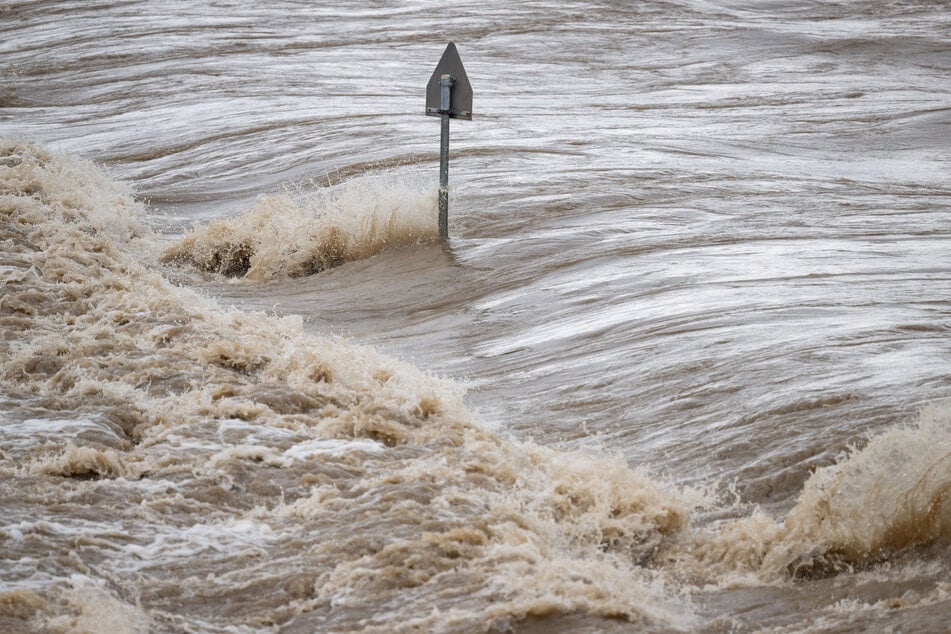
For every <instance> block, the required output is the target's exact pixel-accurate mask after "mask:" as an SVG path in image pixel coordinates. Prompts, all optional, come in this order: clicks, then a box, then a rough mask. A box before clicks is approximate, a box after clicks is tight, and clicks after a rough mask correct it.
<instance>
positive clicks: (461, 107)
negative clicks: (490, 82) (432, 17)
mask: <svg viewBox="0 0 951 634" xmlns="http://www.w3.org/2000/svg"><path fill="white" fill-rule="evenodd" d="M447 74H448V75H450V76H451V77H452V80H453V81H452V91H451V92H450V94H449V116H450V118H453V119H467V120H470V121H471V120H472V86H471V85H470V84H469V78H468V77H467V76H466V69H465V68H463V67H462V60H461V59H459V51H457V50H456V45H455V44H453V43H452V42H449V46H447V47H446V51H445V52H444V53H443V54H442V59H440V60H439V63H438V64H436V70H434V71H433V76H432V77H430V78H429V83H428V84H426V114H428V115H432V116H434V117H438V116H440V115H441V114H443V113H442V111H441V110H440V108H439V105H440V96H441V95H440V88H439V78H440V77H442V76H443V75H447Z"/></svg>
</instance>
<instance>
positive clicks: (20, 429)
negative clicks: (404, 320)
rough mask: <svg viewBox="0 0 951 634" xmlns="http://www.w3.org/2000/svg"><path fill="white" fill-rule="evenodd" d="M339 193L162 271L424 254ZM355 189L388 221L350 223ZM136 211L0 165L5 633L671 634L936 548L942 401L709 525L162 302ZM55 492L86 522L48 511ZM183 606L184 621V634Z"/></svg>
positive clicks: (183, 303)
mask: <svg viewBox="0 0 951 634" xmlns="http://www.w3.org/2000/svg"><path fill="white" fill-rule="evenodd" d="M353 187H355V188H356V189H353V190H349V189H344V190H340V191H337V192H334V193H333V194H332V195H331V199H333V200H335V201H336V202H335V203H334V204H335V205H337V206H336V207H334V209H335V211H332V212H329V213H325V214H324V215H321V214H320V213H317V212H316V211H315V209H317V208H323V207H321V206H320V205H316V206H307V205H304V206H301V205H300V204H299V203H297V202H293V201H291V200H290V199H289V198H286V197H276V198H269V199H265V200H263V201H262V202H261V203H260V204H259V206H258V207H257V208H256V209H255V210H254V211H252V212H251V213H250V214H248V215H247V216H245V217H242V218H239V219H236V220H233V221H222V222H220V223H212V224H211V225H209V226H208V227H207V228H206V229H205V230H203V231H198V232H196V233H194V234H192V235H190V236H188V237H186V238H185V239H184V240H182V241H181V242H180V243H178V244H177V245H175V246H173V247H172V248H170V249H169V250H168V251H167V252H166V257H168V258H171V259H173V260H181V259H183V258H184V259H190V260H192V261H193V262H196V263H204V264H201V266H203V267H205V268H210V269H215V270H219V271H221V272H234V271H237V270H238V269H241V268H242V267H243V266H244V265H241V266H238V265H237V264H227V265H226V264H224V263H225V262H232V261H236V260H235V258H236V257H237V256H235V255H234V253H235V252H236V251H234V249H238V250H241V249H246V255H245V256H241V257H239V258H237V259H238V260H242V261H245V262H246V264H247V270H246V273H247V275H248V277H251V278H253V279H268V278H270V277H274V276H282V275H288V276H292V275H298V274H305V273H306V272H307V271H312V270H316V269H317V268H319V266H323V265H318V264H315V263H316V262H325V263H327V265H329V264H330V263H332V262H334V261H336V259H335V258H338V257H342V256H340V253H342V252H341V251H339V250H338V247H336V246H335V247H333V248H329V247H327V249H329V250H325V246H321V245H327V244H331V243H332V244H335V245H336V244H346V245H350V246H347V247H346V249H344V251H343V252H345V253H347V254H357V253H358V252H359V253H362V254H364V255H365V254H367V253H369V252H370V251H371V250H372V249H373V248H382V245H386V244H392V243H393V242H394V241H397V240H401V239H404V238H405V239H406V240H417V239H426V238H427V237H429V236H431V235H432V227H431V225H430V224H429V222H430V221H429V220H425V221H424V220H423V219H422V216H423V215H427V217H431V216H432V214H430V213H429V212H430V211H432V209H431V203H432V201H431V199H430V197H428V195H421V196H420V197H418V198H414V197H412V196H409V202H405V203H401V202H399V199H400V197H401V196H405V188H404V187H403V186H402V185H396V186H393V188H392V189H388V188H387V187H386V186H381V185H379V184H377V185H376V186H374V187H376V189H373V188H369V189H368V188H367V185H366V184H359V185H354V186H353ZM370 191H372V192H375V193H372V194H368V193H367V192H370ZM360 192H362V194H361V193H360ZM380 192H388V193H387V194H386V195H385V196H381V195H380ZM361 196H363V197H365V196H369V197H370V198H371V199H373V200H377V201H380V200H386V201H390V202H389V203H387V204H382V203H379V204H378V205H377V207H375V208H374V209H380V210H383V211H381V212H379V213H377V212H376V211H374V212H373V213H371V214H369V216H363V219H362V220H359V221H352V220H347V218H350V216H349V215H348V214H349V211H348V210H350V211H352V210H353V209H355V208H356V207H359V205H358V204H357V203H355V202H352V201H354V200H358V199H363V198H361ZM348 201H350V202H348ZM355 205H356V207H355ZM407 210H408V211H407ZM404 212H405V213H407V214H408V216H409V220H406V221H405V222H404V221H403V220H397V217H398V216H402V215H403V214H404ZM424 212H425V213H424ZM380 214H382V215H380ZM142 215H143V210H142V208H141V206H140V205H139V204H138V203H137V202H136V201H135V200H134V199H133V198H132V197H131V195H130V194H129V192H128V191H127V190H126V189H125V188H124V187H123V186H122V185H121V184H117V183H114V182H113V181H111V180H109V179H108V178H107V177H106V176H104V175H103V174H102V173H101V172H100V171H99V170H98V169H96V168H95V167H94V166H92V165H90V164H88V163H86V162H83V161H81V160H79V159H75V158H71V157H62V156H56V155H51V154H50V153H48V152H46V151H44V150H42V149H41V148H37V147H35V146H31V145H26V144H21V143H17V142H13V141H2V142H0V244H2V245H3V250H2V252H0V283H2V286H3V295H2V299H0V326H2V328H3V333H4V337H3V339H2V340H0V392H2V395H3V401H2V403H3V407H4V409H3V410H2V412H0V416H2V418H0V424H2V426H3V428H4V432H5V433H4V437H3V446H2V448H0V449H2V453H0V472H2V474H3V476H4V477H5V478H10V480H11V482H14V483H15V485H16V486H15V487H14V488H16V489H18V490H23V491H29V494H28V495H26V496H25V497H23V498H22V499H18V500H17V501H16V503H15V504H14V505H13V506H11V507H9V509H8V510H7V513H8V514H9V515H8V517H5V518H4V521H5V526H4V527H3V528H2V529H0V536H2V537H3V539H0V549H4V554H5V555H6V556H7V557H8V559H9V560H11V561H19V560H21V555H22V553H23V552H25V551H29V549H30V548H35V547H37V546H36V545H37V544H42V546H41V548H42V552H43V553H53V555H52V556H51V557H52V558H50V559H49V561H51V562H53V563H50V564H49V565H48V566H46V567H45V568H43V570H42V572H37V571H36V570H34V569H33V568H31V567H30V566H28V565H24V567H22V569H21V568H20V567H15V568H11V569H10V570H7V571H6V572H7V573H8V574H5V578H4V581H3V584H2V586H0V611H2V612H0V617H2V618H9V619H16V620H17V621H18V622H22V623H24V624H30V626H32V627H36V628H46V629H51V630H54V631H55V630H57V629H60V630H68V629H69V624H70V623H73V624H76V623H79V626H81V625H83V624H86V623H89V622H92V621H91V620H94V619H96V618H98V617H97V616H96V614H98V612H97V611H96V610H98V609H99V608H96V607H95V606H105V607H104V608H103V609H105V608H108V609H110V610H111V609H113V608H115V610H120V611H123V613H126V612H127V613H128V617H129V618H128V619H127V621H128V622H129V623H132V624H133V625H132V626H130V627H131V628H132V630H131V631H136V628H138V630H139V631H141V630H142V629H153V630H159V631H165V630H168V631H175V630H176V628H177V629H182V628H185V629H196V630H206V629H207V630H214V631H218V630H222V629H224V628H225V627H226V626H234V627H239V628H241V627H252V628H258V629H267V628H270V627H272V626H273V627H277V625H281V626H288V627H291V629H294V628H297V629H308V628H310V629H314V628H316V627H318V625H319V627H321V628H324V629H332V630H339V631H352V630H357V629H359V630H363V631H380V632H382V631H393V630H394V629H396V630H405V631H410V630H443V631H458V630H463V629H468V630H482V631H484V630H486V629H489V628H498V629H505V628H508V627H512V626H513V624H516V623H518V622H519V621H520V620H522V619H525V618H528V617H544V616H546V615H552V614H570V613H582V614H586V615H593V616H597V617H606V618H619V619H624V620H628V621H631V622H634V623H639V624H643V625H651V626H657V627H662V628H667V629H691V628H695V627H697V626H698V624H699V620H698V617H697V616H696V615H695V613H694V611H693V609H692V607H691V604H690V601H689V597H688V594H689V592H690V590H691V588H694V587H695V586H696V584H735V583H741V582H742V583H748V584H764V583H780V584H782V583H786V582H788V580H790V579H792V578H796V577H809V576H816V575H823V574H837V573H840V572H842V571H848V570H850V569H852V568H853V567H855V566H859V565H864V564H866V563H874V562H875V561H880V560H883V559H888V558H889V557H890V556H891V555H892V554H894V553H898V552H900V551H902V550H903V549H908V548H914V547H917V546H921V545H925V544H929V543H934V542H936V541H937V542H940V541H941V540H947V539H948V537H949V536H951V505H949V503H948V497H949V491H951V423H949V412H951V408H949V407H948V406H947V405H935V406H933V407H930V408H928V409H926V410H925V411H924V412H923V413H922V416H921V420H920V422H919V423H918V425H917V426H914V427H908V428H896V429H892V430H889V431H887V432H886V433H884V434H882V435H881V436H878V437H875V438H873V439H871V440H870V441H869V442H868V444H867V445H866V446H865V447H864V448H862V449H856V450H854V451H852V452H851V453H850V454H849V455H847V456H843V457H842V460H841V461H840V462H839V463H838V464H837V465H834V466H831V467H828V468H825V469H820V470H818V471H817V472H816V473H815V474H813V476H812V477H811V478H810V479H809V480H808V481H807V482H806V483H805V486H804V488H803V491H802V493H801V495H800V498H799V500H798V503H797V504H796V506H795V507H794V508H793V509H792V510H791V511H790V513H789V514H788V515H787V517H786V518H785V520H784V521H778V520H776V519H774V518H771V517H769V516H767V515H766V514H765V513H762V512H754V513H752V514H751V515H749V516H748V517H744V518H740V519H730V520H724V521H722V522H719V523H707V524H703V523H701V522H698V521H697V520H696V519H693V520H692V519H691V518H696V517H698V516H697V515H696V514H695V513H694V511H695V509H697V508H701V507H707V508H709V507H711V506H712V505H713V504H714V502H713V501H711V499H710V496H707V495H704V494H702V493H700V492H693V491H685V490H677V489H676V488H674V487H672V486H668V485H666V484H664V483H663V482H661V481H659V480H657V479H655V478H652V477H650V476H649V475H648V474H647V473H646V472H645V471H644V470H640V469H631V468H630V467H629V466H628V465H627V464H626V462H625V461H624V460H623V459H621V458H617V457H612V456H605V455H600V454H592V453H588V452H580V451H579V452H563V451H555V450H552V449H549V448H545V447H541V446H538V445H535V444H533V443H528V442H518V441H515V440H512V439H509V438H506V437H504V436H502V435H500V434H499V433H497V432H495V431H493V430H491V429H487V428H486V427H485V426H483V425H482V424H480V423H479V422H478V421H477V420H475V419H474V418H473V417H472V415H471V414H470V413H469V412H468V410H467V409H466V407H465V405H464V403H463V395H462V393H461V391H460V389H459V387H458V386H457V385H456V384H455V383H452V382H450V381H446V380H442V379H438V378H435V377H431V376H427V375H424V374H422V373H421V372H419V371H418V370H417V369H415V368H414V367H412V366H411V365H409V364H406V363H403V362H400V361H398V360H395V359H391V358H388V357H385V356H383V355H381V354H380V353H378V352H377V351H375V350H373V349H372V348H368V347H361V346H356V345H353V344H350V343H346V342H343V341H339V340H336V339H331V338H323V337H317V336H314V335H311V334H308V333H306V332H304V330H303V328H302V321H301V319H300V318H299V317H287V318H277V317H274V316H270V315H265V314H260V313H250V312H235V311H227V310H224V309H222V308H221V307H219V306H217V305H216V304H214V303H213V302H212V301H211V300H208V299H206V298H204V297H202V296H200V295H198V294H197V293H195V292H194V291H192V290H189V289H184V288H178V287H175V286H173V285H172V284H171V283H169V282H168V281H167V280H166V279H164V278H163V277H162V276H161V275H160V274H159V273H158V272H156V271H154V270H150V268H149V267H148V266H146V265H145V264H144V263H143V262H141V261H139V260H137V259H136V257H134V256H133V255H132V254H133V253H138V252H150V251H151V250H153V249H154V248H155V246H154V245H155V244H156V240H155V238H154V237H152V236H151V235H150V234H149V232H148V231H147V230H146V229H144V228H143V227H142V225H141V224H140V222H139V219H140V218H141V217H142ZM368 218H370V220H368ZM374 218H375V219H376V220H372V219H374ZM414 218H415V219H414ZM381 219H382V220H381ZM347 222H354V223H355V224H353V225H347V224H346V223H347ZM332 235H337V236H338V237H336V238H332V239H331V238H326V236H332ZM223 236H225V237H223ZM227 236H230V237H227ZM239 236H240V237H239ZM339 236H349V237H347V238H346V239H344V238H340V237H339ZM325 238H326V239H325ZM341 240H342V242H341ZM228 245H231V246H228ZM234 245H246V246H242V247H240V248H238V247H234ZM360 245H362V246H360ZM373 245H375V246H373ZM140 247H141V248H140ZM339 248H343V247H339ZM361 249H362V251H361ZM323 253H327V254H330V253H333V254H336V255H333V256H332V257H331V255H326V256H324V255H321V254H323ZM186 254H187V255H186ZM215 254H217V255H215ZM354 257H356V255H354ZM322 258H325V259H322ZM236 266H237V268H235V267H236ZM315 267H316V268H315ZM11 403H12V404H13V405H11ZM73 496H75V497H73ZM75 499H81V500H83V504H84V505H85V506H84V508H89V509H92V512H91V513H90V512H84V513H78V515H77V517H78V518H80V519H75V518H74V519H73V520H68V519H62V520H61V521H59V522H58V523H57V522H53V521H52V520H51V519H50V518H49V513H50V511H49V509H50V508H52V507H51V506H50V505H54V506H55V505H56V504H59V505H60V507H58V508H65V507H67V506H68V505H70V504H75V501H74V500H75ZM116 499H122V500H123V501H124V502H125V503H124V504H122V505H116V504H115V503H114V501H115V500H116ZM11 504H12V503H11ZM77 544H81V545H82V546H83V547H82V548H81V549H80V550H79V551H78V552H79V554H76V552H77V550H76V549H77ZM87 555H88V559H89V562H90V563H84V562H83V561H78V563H77V557H78V558H80V559H82V558H83V557H86V556H87ZM43 556H44V557H46V556H47V555H46V554H44V555H43ZM29 560H30V559H29V557H23V561H29ZM249 570H250V571H251V573H248V574H245V575H244V576H238V575H239V573H240V572H241V571H245V572H247V571H249ZM182 595H187V596H201V597H203V598H204V600H203V601H202V602H201V605H200V606H197V607H196V605H195V604H192V605H191V607H190V609H192V608H193V612H194V613H189V614H188V615H182V614H178V613H176V610H178V609H180V605H181V604H180V597H181V596H182ZM83 597H86V598H83ZM89 597H92V599H89ZM87 599H88V600H87ZM93 599H94V600H93ZM3 606H6V607H3ZM90 606H92V607H90ZM110 606H112V607H110ZM94 608H95V609H94ZM394 615H398V625H397V626H394V623H395V622H396V621H394V619H395V618H396V617H394ZM210 624H214V626H212V625H210ZM79 626H77V627H79ZM140 626H141V627H140ZM215 628H217V630H216V629H215Z"/></svg>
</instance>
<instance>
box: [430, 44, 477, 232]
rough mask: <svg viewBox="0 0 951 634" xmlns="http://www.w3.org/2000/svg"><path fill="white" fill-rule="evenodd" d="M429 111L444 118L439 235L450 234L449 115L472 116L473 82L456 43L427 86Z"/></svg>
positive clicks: (440, 140)
mask: <svg viewBox="0 0 951 634" xmlns="http://www.w3.org/2000/svg"><path fill="white" fill-rule="evenodd" d="M426 114H427V115H430V116H433V117H440V118H441V119H442V127H441V131H440V135H439V236H440V237H441V238H443V239H444V240H445V239H448V238H449V119H465V120H467V121H471V120H472V86H471V85H470V84H469V78H468V77H467V76H466V69H465V68H463V66H462V60H461V59H459V52H458V51H457V50H456V45H455V44H453V43H452V42H449V46H447V47H446V50H445V51H444V52H443V54H442V58H441V59H440V60H439V63H438V64H436V70H434V71H433V75H432V77H430V78H429V84H427V86H426Z"/></svg>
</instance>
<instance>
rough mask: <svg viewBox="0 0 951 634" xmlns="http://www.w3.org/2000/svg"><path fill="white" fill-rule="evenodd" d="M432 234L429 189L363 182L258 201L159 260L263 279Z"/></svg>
mask: <svg viewBox="0 0 951 634" xmlns="http://www.w3.org/2000/svg"><path fill="white" fill-rule="evenodd" d="M436 237H437V227H436V190H435V189H432V188H428V189H427V188H424V187H423V186H422V185H421V184H420V183H416V182H411V181H408V180H399V179H384V178H380V177H364V178H359V179H354V180H352V181H348V182H346V183H344V184H342V185H338V186H335V187H331V188H326V189H319V190H316V191H313V192H310V193H307V194H305V193H303V192H299V193H297V194H294V195H292V194H290V193H284V194H278V195H272V196H265V197H262V198H261V199H260V200H259V201H258V202H257V204H256V205H255V206H254V208H253V209H251V210H250V211H248V212H247V213H244V214H242V215H241V216H238V217H237V218H230V219H223V220H215V221H213V222H211V223H209V224H208V225H206V226H204V227H202V228H199V229H195V230H193V231H191V232H190V233H189V234H187V235H186V236H185V237H184V238H182V239H180V240H178V241H177V242H176V243H174V244H172V245H171V246H169V247H167V248H166V249H165V251H164V253H163V256H162V259H163V261H165V262H169V263H179V264H190V265H192V266H195V267H197V268H199V269H201V270H204V271H210V272H215V273H220V274H222V275H227V276H244V277H245V278H246V279H248V280H252V281H264V280H269V279H274V278H282V277H303V276H305V275H310V274H312V273H317V272H319V271H322V270H324V269H328V268H332V267H335V266H339V265H341V264H343V263H345V262H350V261H353V260H359V259H363V258H367V257H370V256H372V255H375V254H377V253H379V252H381V251H383V250H384V249H386V248H390V247H393V246H399V245H405V244H412V243H419V242H425V241H430V240H434V239H435V238H436Z"/></svg>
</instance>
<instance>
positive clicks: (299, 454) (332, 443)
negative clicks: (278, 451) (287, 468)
mask: <svg viewBox="0 0 951 634" xmlns="http://www.w3.org/2000/svg"><path fill="white" fill-rule="evenodd" d="M384 449H386V447H385V446H384V445H382V444H380V443H378V442H376V441H375V440H369V439H359V440H339V439H330V440H308V441H305V442H302V443H298V444H296V445H294V446H293V447H291V448H290V449H288V450H287V451H285V452H284V455H285V456H287V457H288V458H293V459H294V460H308V459H310V458H314V457H316V456H320V455H328V456H332V457H334V458H339V457H341V456H345V455H347V454H349V453H353V452H364V453H380V452H381V451H383V450H384Z"/></svg>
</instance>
